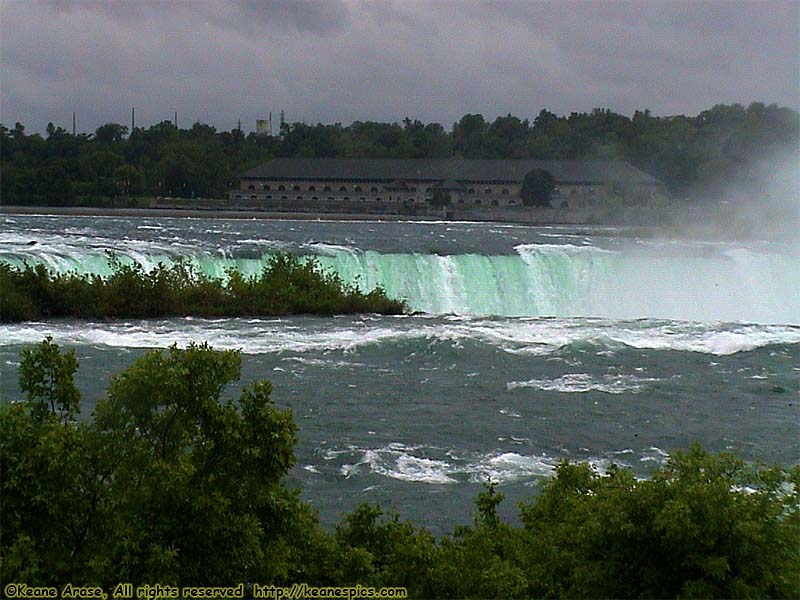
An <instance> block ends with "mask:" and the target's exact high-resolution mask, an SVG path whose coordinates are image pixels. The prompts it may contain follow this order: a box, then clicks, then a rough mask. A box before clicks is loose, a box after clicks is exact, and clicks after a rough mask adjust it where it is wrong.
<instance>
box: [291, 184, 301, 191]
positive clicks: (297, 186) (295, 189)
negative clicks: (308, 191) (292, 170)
mask: <svg viewBox="0 0 800 600" xmlns="http://www.w3.org/2000/svg"><path fill="white" fill-rule="evenodd" d="M292 189H293V190H294V191H295V192H299V191H300V186H299V185H295V186H292Z"/></svg>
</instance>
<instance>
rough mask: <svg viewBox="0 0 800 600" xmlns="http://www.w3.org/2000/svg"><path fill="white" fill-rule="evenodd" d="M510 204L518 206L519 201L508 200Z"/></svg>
mask: <svg viewBox="0 0 800 600" xmlns="http://www.w3.org/2000/svg"><path fill="white" fill-rule="evenodd" d="M508 205H509V206H516V205H517V201H516V200H509V201H508Z"/></svg>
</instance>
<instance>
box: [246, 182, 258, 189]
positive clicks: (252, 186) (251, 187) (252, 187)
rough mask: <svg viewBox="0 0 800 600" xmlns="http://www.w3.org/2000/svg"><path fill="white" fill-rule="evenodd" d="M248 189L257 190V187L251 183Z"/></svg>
mask: <svg viewBox="0 0 800 600" xmlns="http://www.w3.org/2000/svg"><path fill="white" fill-rule="evenodd" d="M247 189H248V190H254V189H256V186H254V185H253V184H252V183H251V184H250V185H248V186H247Z"/></svg>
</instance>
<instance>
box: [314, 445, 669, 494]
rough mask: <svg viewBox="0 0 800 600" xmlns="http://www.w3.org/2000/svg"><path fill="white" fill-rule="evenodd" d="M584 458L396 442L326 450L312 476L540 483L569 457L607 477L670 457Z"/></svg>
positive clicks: (657, 453)
mask: <svg viewBox="0 0 800 600" xmlns="http://www.w3.org/2000/svg"><path fill="white" fill-rule="evenodd" d="M580 454H581V455H580V456H573V457H570V455H569V453H567V452H566V451H564V453H562V454H559V455H557V456H550V455H548V454H546V453H541V454H522V453H519V452H511V451H504V450H494V451H489V452H465V453H462V452H459V451H456V450H452V449H451V450H445V449H443V448H437V447H433V446H425V445H408V444H403V443H399V442H392V443H389V444H386V445H385V446H381V447H377V448H360V447H356V446H348V447H347V448H344V449H340V450H333V449H330V448H325V449H324V450H321V451H318V452H317V456H318V458H319V459H320V460H319V461H318V462H317V463H316V464H314V465H313V468H314V471H312V472H315V473H316V474H319V475H321V476H324V475H325V473H327V472H331V471H334V470H335V472H337V473H338V475H339V476H340V477H344V478H346V479H351V478H358V477H364V476H366V475H378V476H381V477H386V478H389V479H395V480H398V481H404V482H409V483H424V484H429V485H452V484H458V483H466V482H469V483H485V482H486V481H488V480H490V481H493V482H495V483H499V484H509V483H525V484H530V485H536V484H538V483H539V482H540V481H542V480H544V479H547V478H549V477H550V476H552V475H553V473H554V472H555V468H556V465H557V464H558V463H559V462H560V461H561V460H563V459H564V458H567V457H570V458H571V459H572V460H578V461H583V462H587V463H588V464H589V465H591V466H592V467H593V468H594V469H595V470H596V471H597V472H598V473H601V474H602V473H605V472H606V471H607V470H608V468H609V467H610V465H612V464H616V465H619V466H623V467H634V468H637V469H641V468H643V467H644V468H651V467H652V466H655V465H659V464H663V463H664V462H665V461H666V460H667V458H668V457H669V455H668V454H667V453H666V452H664V451H663V450H661V449H659V448H655V447H650V448H644V449H641V450H638V451H633V450H631V449H625V450H621V451H610V452H605V453H603V454H602V455H599V456H597V455H593V454H592V453H591V452H589V451H588V450H585V449H584V451H582V452H581V453H580ZM304 468H305V469H306V470H307V471H311V469H309V468H307V467H304Z"/></svg>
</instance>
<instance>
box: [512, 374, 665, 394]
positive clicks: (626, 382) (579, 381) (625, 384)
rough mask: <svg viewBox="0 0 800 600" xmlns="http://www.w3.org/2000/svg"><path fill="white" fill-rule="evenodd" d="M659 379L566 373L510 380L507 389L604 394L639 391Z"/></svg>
mask: <svg viewBox="0 0 800 600" xmlns="http://www.w3.org/2000/svg"><path fill="white" fill-rule="evenodd" d="M656 381H661V380H660V379H656V378H650V377H634V376H633V375H605V376H604V377H603V378H602V379H600V380H597V379H595V378H594V377H592V376H591V375H589V374H588V373H567V374H566V375H564V376H562V377H559V378H557V379H530V380H528V381H511V382H509V383H508V384H507V385H506V387H507V389H508V390H515V389H518V388H534V389H537V390H542V391H546V392H550V391H554V392H567V393H576V392H578V393H581V392H590V391H598V392H605V393H606V394H624V393H626V392H630V393H634V394H636V393H639V392H641V391H642V390H643V389H645V386H646V385H647V384H648V383H652V382H656Z"/></svg>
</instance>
